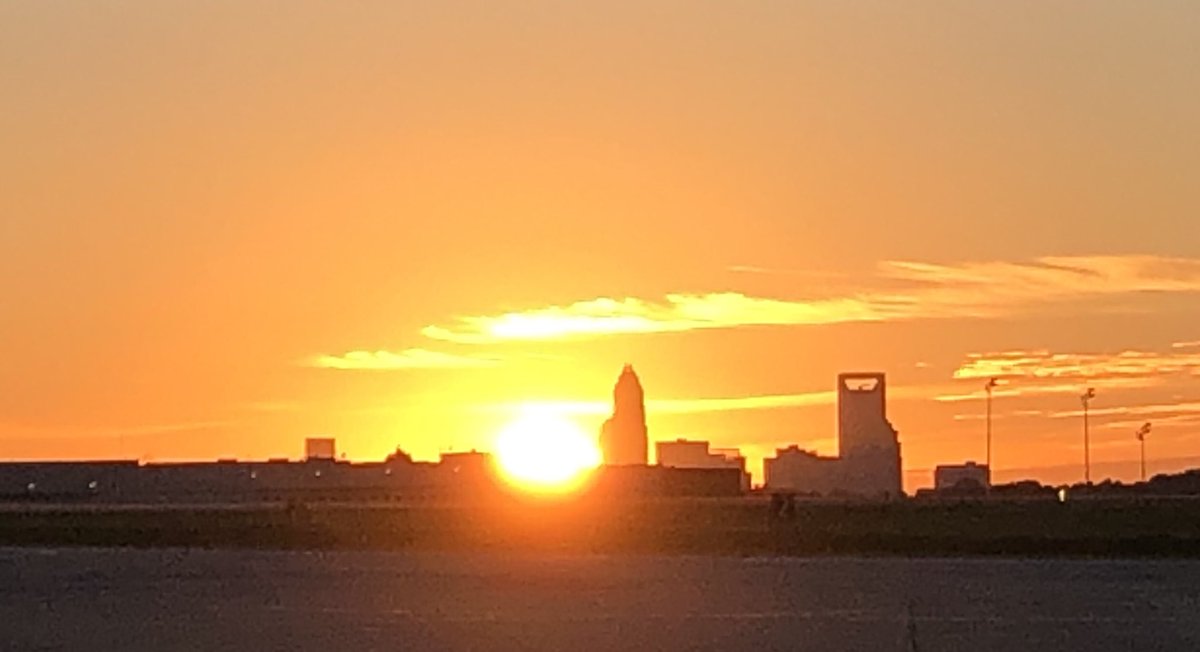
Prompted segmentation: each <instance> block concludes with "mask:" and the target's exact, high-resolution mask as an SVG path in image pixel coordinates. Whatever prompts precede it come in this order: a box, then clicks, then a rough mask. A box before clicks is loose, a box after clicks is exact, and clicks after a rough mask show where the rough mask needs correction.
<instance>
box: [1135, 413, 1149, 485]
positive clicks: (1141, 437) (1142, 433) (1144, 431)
mask: <svg viewBox="0 0 1200 652" xmlns="http://www.w3.org/2000/svg"><path fill="white" fill-rule="evenodd" d="M1148 434H1150V422H1149V421H1147V422H1146V423H1143V424H1142V427H1141V428H1138V430H1137V433H1136V435H1137V438H1138V443H1140V444H1141V445H1142V482H1145V481H1146V435H1148Z"/></svg>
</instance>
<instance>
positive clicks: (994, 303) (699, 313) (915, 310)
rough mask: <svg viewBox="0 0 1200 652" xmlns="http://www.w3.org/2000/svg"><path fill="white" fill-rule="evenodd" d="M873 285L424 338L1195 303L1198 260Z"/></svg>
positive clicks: (665, 301)
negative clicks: (1160, 300)
mask: <svg viewBox="0 0 1200 652" xmlns="http://www.w3.org/2000/svg"><path fill="white" fill-rule="evenodd" d="M738 269H739V270H741V271H745V272H752V273H765V272H767V271H768V270H765V269H763V268H751V267H747V266H743V267H740V268H738ZM873 280H874V282H875V285H876V286H877V288H878V289H875V290H870V291H862V292H856V293H848V294H844V295H841V296H826V297H819V298H804V299H784V298H771V297H756V296H749V295H746V294H742V293H740V292H718V293H673V294H668V295H666V296H665V297H663V298H662V299H644V298H637V297H625V298H610V297H599V298H594V299H586V300H582V301H577V302H574V303H571V304H567V305H561V306H543V307H538V308H531V309H528V310H521V311H515V312H506V313H501V314H495V315H477V316H465V317H460V318H458V319H457V320H456V321H455V322H453V323H451V324H448V325H430V326H427V327H426V328H424V329H423V330H422V333H423V334H424V335H425V336H426V337H429V338H432V339H436V340H444V341H451V342H459V343H467V344H481V343H491V342H498V341H508V340H553V339H572V338H593V337H600V336H605V335H619V334H644V333H671V332H681V331H692V330H703V329H728V328H739V327H747V326H801V325H822V324H837V323H846V322H877V321H903V320H914V319H947V318H994V317H1001V316H1005V315H1011V314H1013V313H1017V312H1021V311H1024V310H1029V309H1032V308H1035V307H1037V306H1039V305H1045V304H1048V303H1050V302H1059V303H1060V302H1063V301H1084V300H1095V299H1101V298H1106V297H1121V296H1129V295H1134V294H1142V293H1150V292H1154V293H1164V292H1173V293H1200V259H1188V258H1164V257H1157V256H1139V255H1129V256H1075V257H1062V256H1060V257H1043V258H1038V259H1036V260H1034V261H1033V262H1024V263H1014V262H981V263H959V264H933V263H922V262H910V261H889V262H884V263H881V264H880V265H879V267H878V271H877V274H876V276H875V277H874V279H873ZM893 287H895V288H896V289H884V288H893Z"/></svg>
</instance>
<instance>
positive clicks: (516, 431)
mask: <svg viewBox="0 0 1200 652" xmlns="http://www.w3.org/2000/svg"><path fill="white" fill-rule="evenodd" d="M496 461H497V462H498V464H499V465H500V469H501V471H503V472H504V474H505V475H506V476H508V478H509V479H510V480H511V481H513V482H514V483H516V484H518V485H521V486H524V487H528V488H531V489H538V490H548V491H565V490H568V489H570V488H572V487H574V486H576V485H577V484H578V482H579V481H581V480H582V479H583V478H584V477H585V476H586V474H587V472H588V471H590V470H592V469H594V468H596V467H597V466H599V465H600V449H599V447H597V445H596V441H595V440H594V439H593V438H591V437H589V436H588V435H587V434H586V433H584V432H583V430H581V429H580V428H579V426H578V425H576V424H575V423H574V422H572V421H570V420H568V419H566V418H564V417H562V416H559V415H556V414H552V413H547V412H538V411H530V412H526V413H524V414H522V415H521V416H520V417H518V418H517V419H516V420H515V421H513V422H512V423H510V424H509V425H508V426H506V427H505V428H504V430H502V431H501V432H500V434H499V435H498V436H497V437H496Z"/></svg>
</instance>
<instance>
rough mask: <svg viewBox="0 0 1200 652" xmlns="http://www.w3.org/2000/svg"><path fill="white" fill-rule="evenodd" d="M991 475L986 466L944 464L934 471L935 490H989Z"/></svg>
mask: <svg viewBox="0 0 1200 652" xmlns="http://www.w3.org/2000/svg"><path fill="white" fill-rule="evenodd" d="M989 485H991V474H990V473H989V469H988V467H987V465H986V464H976V463H974V462H967V463H966V464H944V465H942V466H939V467H937V468H936V469H934V470H933V488H934V489H936V490H938V491H949V490H962V489H973V488H979V489H987V488H988V486H989Z"/></svg>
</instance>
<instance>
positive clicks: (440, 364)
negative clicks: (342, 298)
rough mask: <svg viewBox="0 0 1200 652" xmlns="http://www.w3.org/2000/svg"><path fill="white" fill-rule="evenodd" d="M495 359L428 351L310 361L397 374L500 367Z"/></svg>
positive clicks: (366, 353) (346, 355) (365, 353)
mask: <svg viewBox="0 0 1200 652" xmlns="http://www.w3.org/2000/svg"><path fill="white" fill-rule="evenodd" d="M498 362H499V361H498V360H496V359H495V358H485V357H480V356H464V355H455V354H453V353H443V352H440V351H430V350H428V349H405V350H403V351H400V352H399V353H393V352H391V351H349V352H346V353H343V354H341V355H321V356H317V357H316V358H313V359H312V360H309V361H308V363H307V364H308V366H312V367H317V368H320V369H340V370H355V371H360V370H363V371H395V370H401V369H463V368H473V367H488V366H492V365H495V364H497V363H498Z"/></svg>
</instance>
